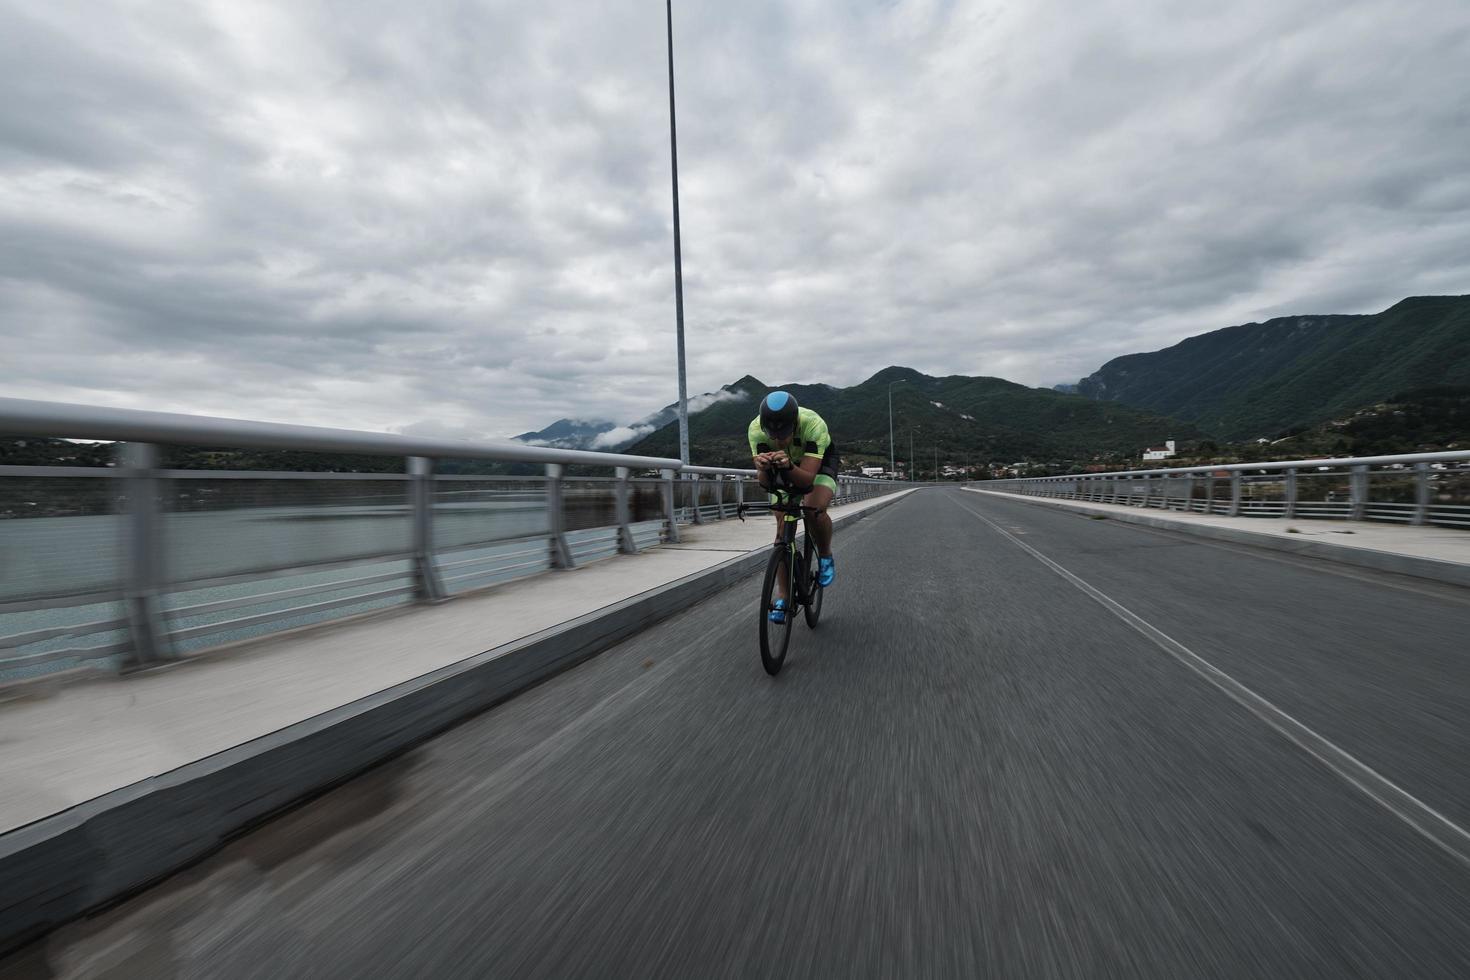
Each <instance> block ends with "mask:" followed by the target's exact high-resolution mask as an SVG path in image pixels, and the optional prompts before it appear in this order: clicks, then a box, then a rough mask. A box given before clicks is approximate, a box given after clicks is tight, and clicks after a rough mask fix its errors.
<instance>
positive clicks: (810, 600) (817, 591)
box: [801, 534, 827, 630]
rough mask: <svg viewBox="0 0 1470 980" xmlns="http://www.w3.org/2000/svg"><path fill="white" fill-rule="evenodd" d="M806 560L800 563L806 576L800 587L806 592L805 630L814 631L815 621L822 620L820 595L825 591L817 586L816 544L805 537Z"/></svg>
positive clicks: (818, 569)
mask: <svg viewBox="0 0 1470 980" xmlns="http://www.w3.org/2000/svg"><path fill="white" fill-rule="evenodd" d="M804 554H805V555H806V559H805V560H804V561H803V562H802V563H801V564H802V568H803V569H804V570H805V572H806V575H807V580H806V582H804V583H803V585H802V587H803V588H804V589H805V590H806V596H807V602H806V609H805V610H804V612H805V613H806V628H807V629H811V630H814V629H816V628H817V620H819V619H821V618H822V594H823V593H824V592H826V591H827V590H826V589H824V588H822V587H821V586H820V585H818V584H817V574H818V572H819V571H820V569H821V565H820V564H819V561H820V556H819V555H818V554H817V543H816V542H815V541H813V540H812V537H811V535H810V534H809V535H807V538H806V548H805V550H804Z"/></svg>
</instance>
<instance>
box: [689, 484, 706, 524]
mask: <svg viewBox="0 0 1470 980" xmlns="http://www.w3.org/2000/svg"><path fill="white" fill-rule="evenodd" d="M685 479H687V480H688V481H689V506H690V507H691V508H692V509H693V511H694V523H696V524H703V523H704V515H703V514H701V513H700V512H699V474H698V473H686V474H685Z"/></svg>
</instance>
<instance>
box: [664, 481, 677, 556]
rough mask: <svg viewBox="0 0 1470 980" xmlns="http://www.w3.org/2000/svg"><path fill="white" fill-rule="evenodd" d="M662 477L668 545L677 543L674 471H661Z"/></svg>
mask: <svg viewBox="0 0 1470 980" xmlns="http://www.w3.org/2000/svg"><path fill="white" fill-rule="evenodd" d="M661 472H662V473H663V475H664V518H665V520H667V521H668V522H669V535H668V537H669V543H670V544H678V543H679V511H678V510H677V509H676V508H675V507H674V471H673V470H662V471H661Z"/></svg>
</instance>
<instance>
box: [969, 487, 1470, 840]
mask: <svg viewBox="0 0 1470 980" xmlns="http://www.w3.org/2000/svg"><path fill="white" fill-rule="evenodd" d="M950 499H952V500H954V502H955V504H956V506H958V507H959V508H960V509H961V510H963V511H966V512H968V513H969V514H970V515H971V516H972V517H975V518H978V519H979V520H981V521H984V522H985V523H986V524H988V525H990V527H991V528H993V529H994V530H995V531H996V532H997V533H999V534H1001V535H1002V536H1004V537H1005V538H1007V539H1008V540H1009V541H1010V542H1011V543H1012V544H1014V545H1015V546H1016V547H1018V548H1020V549H1022V550H1023V551H1025V552H1026V553H1027V554H1029V555H1031V557H1033V558H1035V559H1036V560H1037V561H1039V562H1041V563H1042V564H1043V565H1045V566H1046V567H1047V568H1050V569H1051V570H1052V571H1054V572H1056V573H1057V574H1058V575H1060V576H1061V577H1062V578H1064V579H1066V580H1067V581H1068V582H1070V583H1072V585H1074V586H1076V587H1077V588H1078V589H1079V590H1081V591H1082V592H1083V593H1085V594H1086V595H1087V596H1089V597H1090V598H1092V599H1094V600H1096V601H1097V602H1098V603H1100V604H1101V605H1102V606H1103V607H1104V608H1106V609H1107V610H1108V611H1109V612H1111V613H1112V614H1113V615H1115V616H1117V617H1118V618H1119V619H1121V620H1122V621H1123V622H1125V623H1127V624H1128V625H1129V626H1131V627H1133V628H1134V629H1135V630H1137V631H1138V632H1139V633H1142V634H1143V635H1144V636H1146V637H1148V638H1149V639H1150V640H1152V641H1153V642H1154V643H1155V644H1156V645H1157V646H1159V647H1160V648H1161V649H1163V650H1164V651H1165V652H1166V653H1168V654H1169V655H1170V656H1172V657H1173V658H1174V659H1175V660H1177V661H1179V662H1180V663H1182V664H1183V665H1184V666H1186V667H1188V668H1189V669H1190V670H1192V671H1194V672H1195V673H1196V674H1198V675H1199V676H1201V677H1203V678H1204V679H1205V680H1207V681H1209V682H1210V683H1211V684H1213V685H1214V686H1215V687H1216V688H1218V689H1219V690H1221V691H1223V692H1224V693H1225V694H1226V695H1227V696H1228V697H1229V698H1230V699H1231V700H1233V701H1235V702H1236V703H1237V704H1239V705H1241V706H1242V707H1244V708H1246V709H1247V710H1249V711H1250V712H1251V713H1252V714H1254V715H1255V716H1256V717H1257V718H1260V719H1261V720H1262V721H1264V722H1265V723H1266V724H1268V725H1270V726H1271V727H1272V728H1274V729H1276V731H1278V732H1280V733H1281V734H1282V735H1285V736H1286V737H1287V738H1288V739H1290V740H1291V741H1292V742H1293V743H1295V744H1296V745H1297V746H1298V747H1299V748H1302V749H1304V750H1306V752H1307V753H1308V754H1310V755H1311V756H1312V757H1313V758H1315V759H1317V761H1319V762H1321V763H1322V764H1323V765H1325V766H1326V767H1327V768H1329V769H1331V770H1332V771H1333V772H1335V773H1337V775H1339V776H1341V777H1342V778H1343V779H1344V780H1346V781H1347V782H1348V783H1349V784H1351V785H1352V786H1355V787H1357V788H1358V789H1359V790H1361V791H1362V792H1363V793H1364V794H1365V795H1367V796H1368V797H1369V798H1370V799H1372V800H1374V801H1375V802H1377V803H1378V804H1379V805H1380V806H1382V807H1383V808H1384V809H1386V810H1387V811H1388V812H1390V813H1392V814H1393V815H1394V816H1396V817H1398V818H1399V819H1400V820H1402V821H1403V822H1404V823H1406V824H1408V825H1409V826H1410V827H1412V828H1413V829H1414V830H1416V831H1417V832H1418V833H1419V834H1420V835H1422V836H1423V837H1425V838H1426V839H1428V840H1429V841H1431V842H1432V843H1434V844H1436V845H1438V846H1439V847H1440V848H1441V849H1442V850H1444V851H1445V852H1447V853H1448V854H1450V855H1451V856H1453V857H1455V858H1458V859H1459V860H1460V861H1462V862H1464V863H1465V864H1467V865H1470V831H1466V830H1465V828H1464V827H1461V826H1460V825H1459V824H1457V823H1455V822H1454V821H1453V820H1451V819H1450V818H1449V817H1446V816H1445V815H1444V814H1442V813H1440V812H1439V811H1438V810H1436V809H1434V808H1433V807H1431V806H1430V805H1429V804H1427V803H1425V802H1424V801H1422V800H1420V799H1418V798H1417V797H1415V796H1414V795H1413V794H1411V793H1409V792H1408V791H1407V790H1405V789H1403V788H1402V787H1400V786H1398V785H1397V784H1396V783H1394V782H1393V781H1391V780H1390V779H1388V778H1387V777H1386V776H1383V775H1381V774H1380V773H1379V772H1377V771H1376V770H1374V769H1373V768H1371V767H1370V766H1369V765H1368V764H1367V763H1365V762H1363V761H1361V760H1359V759H1358V758H1356V757H1355V756H1353V755H1351V754H1350V753H1348V752H1347V750H1345V749H1343V748H1340V747H1339V746H1337V745H1336V744H1334V743H1333V742H1331V741H1329V740H1328V739H1327V738H1325V737H1324V736H1322V735H1319V734H1318V733H1317V732H1315V731H1313V730H1312V729H1311V728H1308V727H1307V726H1306V725H1304V724H1302V723H1301V722H1300V721H1297V720H1296V719H1295V718H1293V717H1292V716H1291V715H1289V714H1287V713H1286V712H1285V711H1283V710H1281V709H1280V708H1278V707H1277V706H1276V705H1274V704H1272V703H1271V702H1270V701H1268V700H1266V699H1265V698H1263V697H1261V695H1259V694H1257V693H1256V692H1255V691H1252V690H1251V689H1250V688H1248V687H1246V686H1245V685H1244V684H1242V683H1240V682H1239V681H1237V680H1236V679H1235V678H1233V677H1231V676H1230V675H1229V674H1227V673H1225V672H1224V671H1223V670H1221V669H1220V668H1218V667H1216V666H1215V665H1214V664H1212V663H1210V662H1209V661H1207V660H1205V659H1204V658H1203V657H1201V656H1199V654H1197V653H1195V652H1194V651H1193V650H1190V649H1189V648H1188V647H1186V646H1185V645H1184V644H1182V643H1180V642H1179V641H1178V640H1176V639H1174V638H1173V637H1171V636H1169V635H1168V634H1167V633H1165V632H1163V631H1162V630H1160V629H1158V628H1157V627H1155V626H1153V625H1152V624H1151V623H1149V622H1148V621H1146V620H1145V619H1143V618H1142V617H1141V616H1139V615H1138V614H1136V613H1134V612H1133V611H1131V610H1129V609H1128V608H1126V607H1125V606H1123V605H1121V604H1120V603H1118V602H1117V601H1115V600H1113V599H1111V598H1109V597H1108V596H1107V595H1104V594H1103V593H1102V592H1100V591H1098V590H1097V589H1095V588H1094V587H1093V586H1091V585H1089V584H1088V583H1087V582H1085V581H1083V580H1082V579H1080V578H1078V577H1077V576H1076V575H1074V574H1072V573H1071V572H1069V571H1067V570H1066V569H1065V568H1063V567H1062V566H1061V565H1058V564H1057V563H1056V562H1054V561H1052V560H1051V559H1050V558H1048V557H1047V556H1046V555H1043V554H1042V553H1041V552H1039V551H1037V550H1036V549H1035V548H1033V547H1031V546H1030V545H1029V544H1027V543H1026V542H1024V541H1022V540H1021V539H1019V538H1017V537H1016V536H1015V535H1013V534H1011V533H1010V532H1009V531H1007V530H1006V529H1005V528H1003V527H1001V526H1000V525H999V524H997V523H995V522H994V521H992V520H991V519H990V518H988V517H986V516H985V515H984V514H981V513H979V512H977V511H974V510H971V509H970V508H969V507H968V506H966V505H965V504H962V503H960V502H959V500H958V499H956V498H954V497H951V498H950Z"/></svg>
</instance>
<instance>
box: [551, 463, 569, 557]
mask: <svg viewBox="0 0 1470 980" xmlns="http://www.w3.org/2000/svg"><path fill="white" fill-rule="evenodd" d="M562 470H563V467H562V465H561V464H560V463H547V464H546V525H547V540H548V543H549V545H550V549H551V567H552V568H571V567H572V549H571V548H569V547H568V546H567V515H566V509H565V507H564V506H563V500H562V496H563V495H562Z"/></svg>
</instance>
